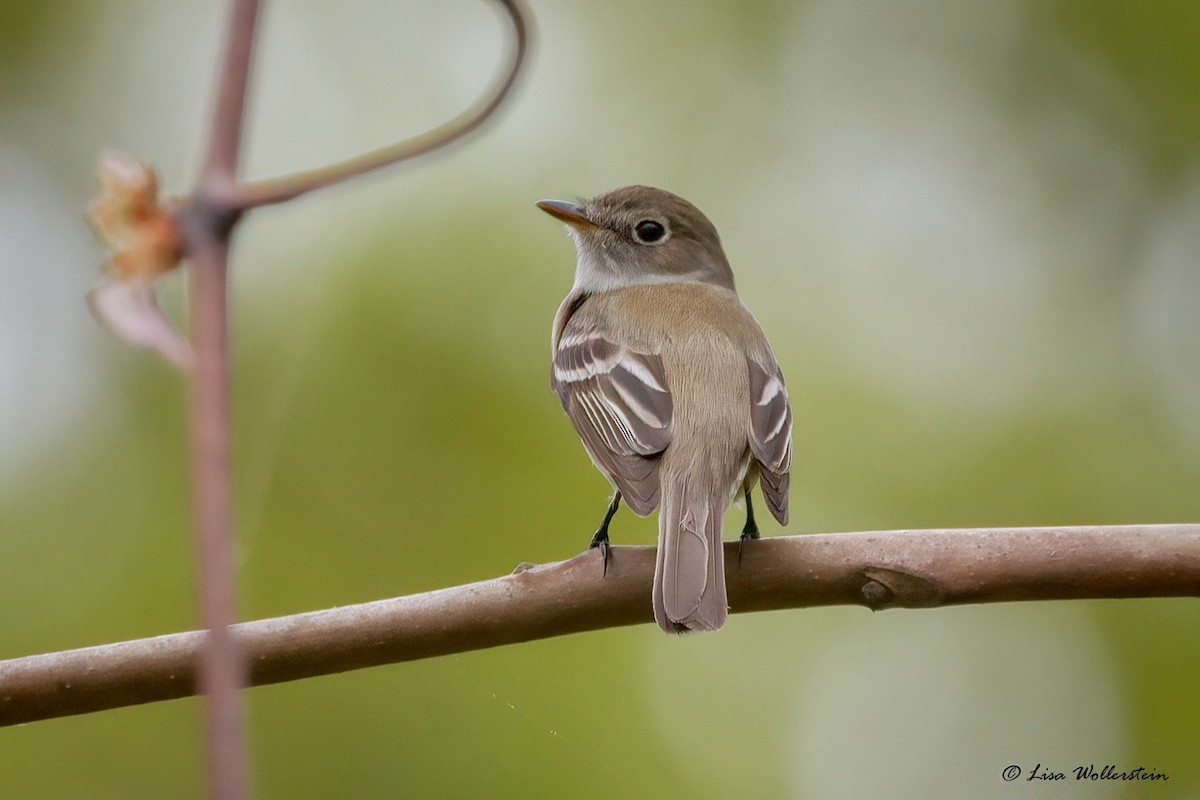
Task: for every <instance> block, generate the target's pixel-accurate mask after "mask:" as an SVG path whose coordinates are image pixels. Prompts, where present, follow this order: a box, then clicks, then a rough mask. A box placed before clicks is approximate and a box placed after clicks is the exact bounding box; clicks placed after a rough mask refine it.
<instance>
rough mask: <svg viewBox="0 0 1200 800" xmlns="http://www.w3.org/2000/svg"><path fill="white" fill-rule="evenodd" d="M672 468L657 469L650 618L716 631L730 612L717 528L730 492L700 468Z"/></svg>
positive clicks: (673, 629) (679, 628)
mask: <svg viewBox="0 0 1200 800" xmlns="http://www.w3.org/2000/svg"><path fill="white" fill-rule="evenodd" d="M672 472H673V471H665V470H664V472H663V474H662V495H661V510H660V511H659V517H658V561H657V564H656V566H655V569H654V619H655V621H656V622H658V626H659V627H660V628H662V629H663V630H664V631H666V632H667V633H688V632H690V631H715V630H717V629H718V628H720V627H721V626H722V625H724V624H725V618H726V617H727V616H728V614H729V606H728V602H727V598H726V594H725V557H724V550H723V548H722V545H721V528H722V525H723V523H724V520H725V510H726V509H727V508H728V506H729V502H730V492H729V489H728V487H727V486H725V485H724V484H725V483H726V481H722V480H719V479H714V477H713V476H710V475H705V474H703V472H704V471H703V470H696V471H695V472H692V473H690V474H672ZM697 473H701V474H697Z"/></svg>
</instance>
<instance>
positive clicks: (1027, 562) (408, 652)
mask: <svg viewBox="0 0 1200 800" xmlns="http://www.w3.org/2000/svg"><path fill="white" fill-rule="evenodd" d="M736 547H737V544H736V543H730V544H728V545H726V551H727V552H726V559H725V563H726V575H727V579H728V584H729V604H730V606H731V608H732V610H733V611H734V612H735V613H736V612H748V611H767V610H774V609H784V608H808V607H813V606H824V605H846V604H850V605H862V606H866V607H868V608H872V609H877V610H878V609H885V608H897V607H903V608H934V607H938V606H947V605H958V604H966V603H991V602H1002V601H1011V600H1071V599H1088V598H1131V597H1172V596H1186V597H1195V596H1200V525H1125V526H1107V527H1075V528H1011V529H988V528H984V529H962V530H925V531H883V532H869V533H843V534H813V535H807V536H779V537H772V538H768V539H761V540H758V541H755V542H751V543H750V544H748V545H747V546H746V549H745V552H744V554H743V557H742V561H741V565H740V566H739V565H738V564H737V559H736ZM654 553H655V551H654V548H652V547H619V548H613V549H612V551H611V553H610V558H611V560H610V564H609V569H608V575H607V576H605V575H604V574H603V572H602V570H601V569H600V564H599V555H598V553H596V552H593V551H588V552H585V553H583V554H581V555H579V556H576V557H575V558H573V559H571V560H569V561H562V562H559V563H556V564H547V565H543V566H538V567H531V568H528V569H525V570H521V571H518V572H516V573H514V574H512V575H509V576H506V577H503V578H497V579H494V580H488V581H482V582H479V583H472V584H468V585H465V586H457V587H453V588H449V589H442V590H439V591H434V592H427V593H425V594H418V595H412V596H409V597H399V598H395V599H392V600H380V601H376V602H372V603H364V604H361V605H355V606H346V607H343V608H333V609H327V610H324V611H313V612H308V613H304V614H296V615H293V616H288V617H279V618H276V619H266V620H259V621H256V622H247V623H243V624H240V625H236V626H234V627H233V629H232V633H233V635H234V638H235V639H236V640H237V642H238V644H239V645H240V647H241V650H242V652H243V653H245V655H246V656H247V660H248V664H249V671H250V682H251V683H252V684H254V685H261V684H269V683H280V682H283V681H290V680H297V679H299V678H308V677H312V676H315V675H324V674H329V673H335V672H344V671H346V670H352V669H359V668H362V667H370V666H376V665H379V664H388V663H393V662H400V661H410V660H415V659H421V658H430V657H433V656H439V655H446V654H449V653H462V652H467V651H470V650H478V649H482V648H486V647H495V646H498V645H504V644H514V643H517V642H525V641H530V640H534V639H542V638H547V637H551V636H560V635H563V634H568V633H578V632H582V631H589V630H597V629H601V628H612V627H618V626H621V625H632V624H636V623H644V622H650V620H651V612H650V583H651V578H652V576H653V573H654ZM711 635H715V636H720V635H721V634H719V633H717V634H711ZM201 641H202V635H201V634H199V633H195V632H193V633H178V634H172V635H169V636H159V637H155V638H152V639H141V640H137V641H130V642H122V643H119V644H111V645H103V646H100V647H90V648H86V649H82V650H71V651H66V652H61V653H51V654H48V655H39V656H29V657H26V658H17V659H12V660H10V661H0V725H13V724H17V723H21V722H30V721H33V720H38V719H47V718H50V717H59V716H65V715H69V714H83V713H88V712H91V711H99V710H103V709H107V708H115V707H118V706H126V705H135V704H138V703H148V702H153V701H156V700H167V699H171V698H177V697H185V696H187V695H191V694H193V693H194V692H195V686H194V674H193V668H192V664H193V659H194V657H195V654H196V651H197V648H198V647H199V646H200V644H201Z"/></svg>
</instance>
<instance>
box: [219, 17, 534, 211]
mask: <svg viewBox="0 0 1200 800" xmlns="http://www.w3.org/2000/svg"><path fill="white" fill-rule="evenodd" d="M497 2H499V4H500V6H501V7H502V8H503V9H504V11H505V13H506V15H507V19H508V21H509V22H510V23H512V32H513V37H514V44H513V48H512V52H511V54H510V60H509V63H508V66H507V68H506V70H505V72H504V76H503V78H502V79H501V80H500V81H499V82H498V83H497V84H496V85H495V87H494V88H493V89H492V90H491V91H490V92H489V93H488V94H487V95H485V96H484V97H483V98H481V99H480V100H479V101H477V102H476V103H475V105H473V106H472V107H471V108H468V109H467V110H466V111H464V112H462V113H461V114H459V115H458V116H456V117H455V118H454V119H452V120H450V121H449V122H446V123H444V124H442V125H439V126H438V127H436V128H434V129H433V130H430V131H426V132H425V133H422V134H420V135H418V136H415V137H413V138H412V139H407V140H405V141H403V142H400V143H398V144H394V145H389V146H387V147H383V148H380V149H378V150H373V151H371V152H369V153H364V154H362V155H360V156H356V157H354V158H351V159H348V160H346V161H343V162H341V163H338V164H332V165H330V166H327V167H319V168H317V169H314V170H310V171H308V172H302V173H299V174H297V175H291V176H288V177H284V178H276V179H273V180H268V181H262V182H259V183H251V184H247V185H245V186H242V187H240V188H239V189H238V190H237V192H236V196H235V197H234V198H231V202H233V203H234V204H235V205H236V206H237V207H238V208H239V209H241V210H245V209H250V208H258V207H260V206H265V205H271V204H273V203H282V202H284V201H286V200H291V199H293V198H296V197H299V196H300V195H302V194H307V193H308V192H311V191H314V190H316V189H322V188H325V187H326V186H332V185H333V184H335V183H340V182H342V181H345V180H348V179H350V178H354V177H357V176H359V175H364V174H366V173H368V172H373V171H375V170H378V169H383V168H385V167H390V166H394V165H395V164H398V163H400V162H401V161H407V160H409V159H412V158H416V157H417V156H422V155H425V154H426V153H430V152H432V151H434V150H437V149H439V148H442V147H444V146H446V145H448V144H450V143H451V142H454V141H457V140H459V139H461V138H463V137H464V136H466V135H467V134H469V133H471V132H472V131H474V130H476V129H478V128H479V126H481V125H482V124H483V123H484V122H485V121H487V120H488V119H489V118H490V117H491V116H492V115H493V114H494V113H495V111H496V109H497V108H499V107H500V104H501V103H503V102H504V101H505V99H506V98H507V97H508V95H509V93H510V92H511V91H512V88H513V86H514V85H515V84H516V81H517V76H518V75H520V73H521V68H522V66H523V65H524V64H525V59H526V56H527V55H528V52H529V35H530V32H529V23H528V22H527V21H526V15H525V13H524V12H523V10H522V7H521V4H520V3H519V2H518V0H497Z"/></svg>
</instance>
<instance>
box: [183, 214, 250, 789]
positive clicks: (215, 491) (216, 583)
mask: <svg viewBox="0 0 1200 800" xmlns="http://www.w3.org/2000/svg"><path fill="white" fill-rule="evenodd" d="M227 257H228V245H227V243H225V242H222V241H217V240H214V239H211V238H210V239H208V240H206V241H201V242H196V244H195V248H194V250H193V253H192V262H191V270H190V271H189V272H190V275H191V319H192V342H193V346H194V348H195V361H194V365H193V373H192V388H191V452H192V522H193V529H194V532H195V537H196V563H197V584H198V587H197V588H198V592H199V603H200V620H201V624H202V626H203V627H204V628H205V629H207V634H206V637H205V640H204V647H203V648H202V649H201V651H200V663H199V669H198V671H197V683H198V686H199V689H200V691H201V692H202V693H203V694H204V695H205V696H206V699H207V705H206V709H205V714H206V719H207V727H206V731H207V733H206V738H207V743H208V777H209V786H210V792H211V796H212V797H214V798H221V800H227V799H228V800H236V798H241V797H244V796H245V774H246V766H245V751H244V747H243V742H242V739H243V737H242V711H241V699H240V695H239V691H240V689H241V688H242V686H243V685H244V684H245V668H244V666H243V663H242V658H241V654H240V653H239V652H238V649H237V647H236V645H235V643H234V641H233V639H232V637H231V636H230V635H229V626H230V625H232V624H233V623H234V622H236V610H235V609H236V580H235V568H234V558H233V511H232V490H231V474H230V471H231V467H230V464H231V458H230V455H231V448H230V418H229V332H228V312H227V296H228V295H227V286H226V283H227V275H228V272H227Z"/></svg>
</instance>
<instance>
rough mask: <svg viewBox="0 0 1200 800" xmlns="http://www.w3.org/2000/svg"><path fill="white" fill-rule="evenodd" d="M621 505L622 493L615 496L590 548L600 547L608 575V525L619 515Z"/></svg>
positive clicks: (594, 535) (605, 572)
mask: <svg viewBox="0 0 1200 800" xmlns="http://www.w3.org/2000/svg"><path fill="white" fill-rule="evenodd" d="M620 505H621V493H620V492H616V493H614V494H613V499H612V501H611V502H610V503H609V504H608V511H607V512H605V514H604V521H603V522H601V523H600V527H599V528H597V529H596V533H595V534H593V535H592V543H591V544H589V545H588V548H589V549H590V548H593V547H599V548H600V555H601V557H602V558H603V559H604V574H605V575H607V574H608V523H610V522H612V518H613V515H614V514H616V513H617V507H618V506H620Z"/></svg>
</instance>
